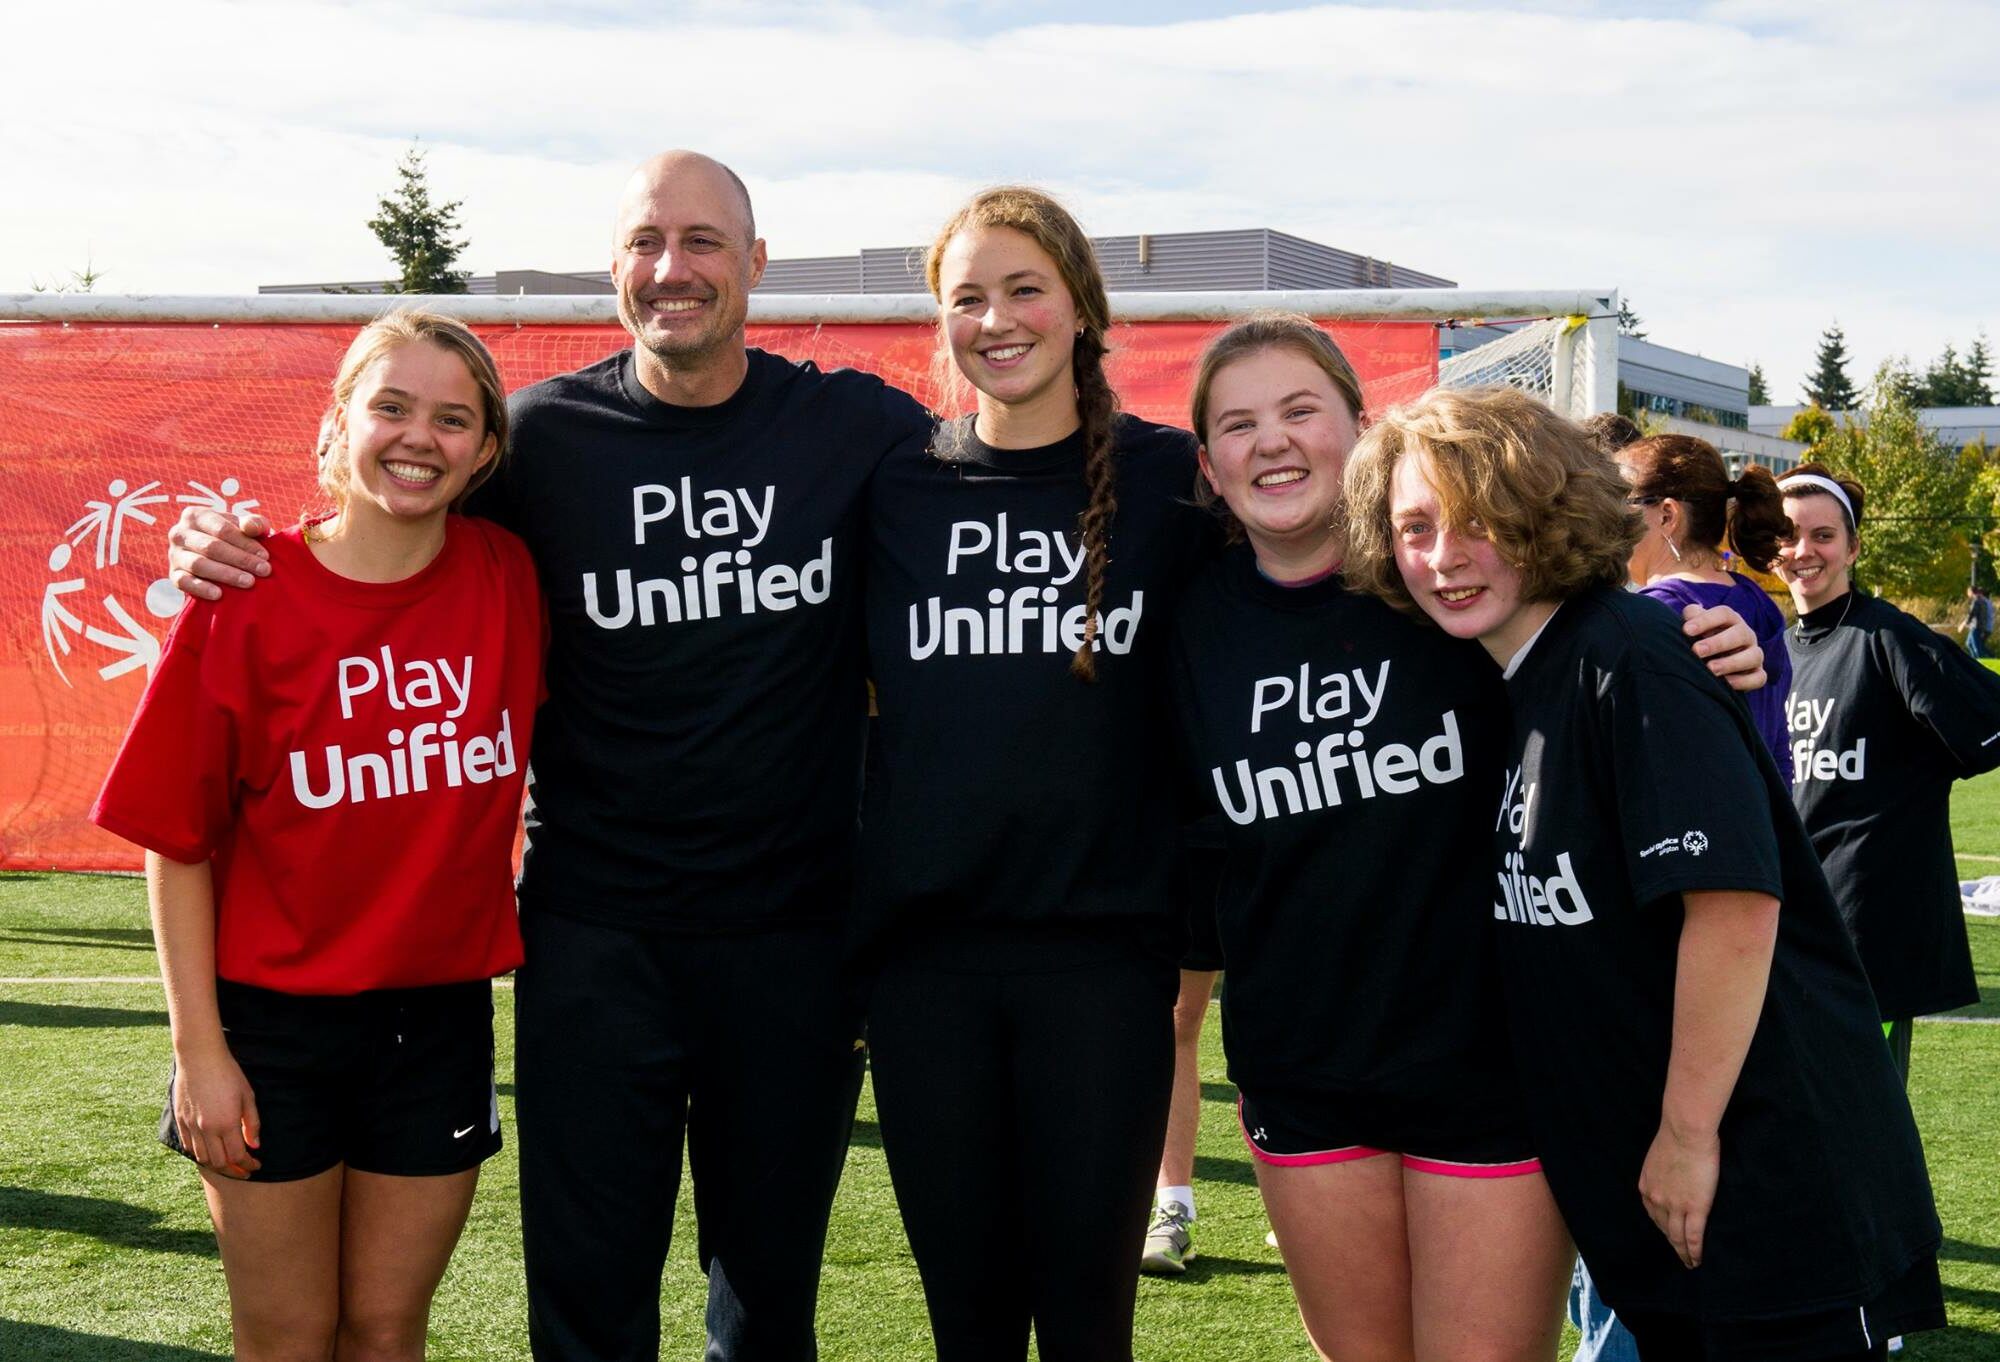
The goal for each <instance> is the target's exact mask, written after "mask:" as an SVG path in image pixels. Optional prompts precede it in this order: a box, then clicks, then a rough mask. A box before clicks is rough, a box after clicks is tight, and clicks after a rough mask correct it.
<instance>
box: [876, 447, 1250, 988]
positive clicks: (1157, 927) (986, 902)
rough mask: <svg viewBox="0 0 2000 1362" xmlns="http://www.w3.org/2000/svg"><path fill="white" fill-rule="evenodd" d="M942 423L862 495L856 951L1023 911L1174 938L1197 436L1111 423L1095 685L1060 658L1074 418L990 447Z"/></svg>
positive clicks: (1065, 649) (1070, 596) (1077, 628)
mask: <svg viewBox="0 0 2000 1362" xmlns="http://www.w3.org/2000/svg"><path fill="white" fill-rule="evenodd" d="M940 435H941V448H942V449H944V450H945V451H946V452H947V453H949V454H950V456H951V457H939V455H938V454H937V453H933V452H925V451H917V450H911V449H904V450H899V451H898V452H897V453H896V454H895V455H892V456H891V457H890V458H889V459H888V460H887V461H885V462H884V464H883V465H882V467H881V469H880V470H879V471H878V472H877V474H876V477H875V481H874V485H873V487H872V488H871V491H870V496H869V559H868V573H867V596H868V608H867V614H868V649H869V663H870V668H871V675H872V676H873V677H874V679H875V688H876V701H877V704H878V706H879V708H880V718H879V720H878V722H877V725H876V732H875V741H876V743H877V751H876V753H875V756H874V760H873V762H872V763H871V772H870V779H869V788H868V794H867V800H866V804H865V810H864V815H863V823H864V832H863V846H864V854H863V869H862V877H861V885H860V890H859V899H858V911H857V919H856V931H857V945H858V946H860V948H861V949H862V950H863V951H864V952H867V951H871V950H874V949H877V948H880V947H882V946H884V945H886V944H888V942H889V941H890V940H891V939H893V938H896V937H898V936H901V935H903V934H906V933H922V932H926V931H936V930H939V929H945V928H965V927H968V926H975V927H977V928H979V929H981V930H985V929H991V928H995V927H1000V928H1003V929H1006V928H1015V927H1020V926H1023V925H1027V924H1036V925H1039V926H1041V927H1045V928H1046V927H1055V928H1059V929H1067V928H1069V927H1073V926H1082V927H1086V928H1105V929H1107V930H1111V931H1136V932H1139V933H1142V934H1144V933H1149V932H1157V933H1161V934H1162V935H1164V934H1166V933H1167V932H1168V931H1169V930H1170V928H1169V925H1168V924H1169V921H1170V917H1171V911H1170V910H1171V903H1172V895H1171V871H1172V865H1173V858H1174V853H1175V846H1176V812H1177V810H1176V804H1175V801H1174V798H1173V789H1172V781H1171V775H1172V770H1173V759H1172V752H1171V746H1170V744H1171V728H1170V725H1169V723H1168V718H1167V707H1166V702H1165V695H1164V685H1163V680H1164V677H1163V659H1164V657H1165V642H1166V640H1165V634H1166V621H1167V620H1168V618H1169V617H1170V615H1171V612H1172V610H1173V608H1174V605H1175V603H1176V600H1177V598H1178V596H1179V595H1180V592H1181V590H1182V588H1183V586H1184V584H1185V582H1186V580H1187V578H1188V576H1189V574H1190V573H1191V571H1192V570H1193V568H1194V566H1195V564H1196V562H1197V560H1198V558H1199V557H1200V556H1202V555H1203V554H1204V553H1206V552H1207V551H1208V546H1209V545H1210V544H1211V543H1212V541H1213V537H1214V525H1213V521H1212V520H1211V518H1210V517H1208V516H1207V515H1206V514H1205V513H1204V512H1202V511H1200V510H1199V509H1197V508H1196V507H1195V506H1194V505H1193V503H1192V495H1193V491H1194V479H1195V457H1194V455H1195V442H1194V438H1193V437H1192V436H1190V435H1189V434H1188V433H1187V432H1185V431H1181V430H1175V429H1173V428H1171V427H1168V426H1157V425H1153V424H1151V423H1149V422H1145V421H1140V420H1137V419H1136V418H1132V417H1129V416H1121V417H1120V418H1119V419H1118V425H1117V428H1116V438H1117V448H1116V451H1115V454H1114V458H1115V460H1116V478H1117V481H1116V487H1117V497H1118V509H1117V515H1116V517H1115V519H1114V520H1113V522H1112V526H1111V535H1110V565H1109V568H1108V570H1107V573H1106V577H1105V586H1104V596H1103V625H1102V628H1101V630H1100V632H1099V634H1098V643H1097V649H1096V653H1095V658H1096V662H1097V680H1096V682H1095V683H1089V682H1084V681H1080V680H1078V679H1077V678H1076V677H1074V676H1073V675H1071V673H1070V658H1071V655H1072V654H1073V652H1074V651H1075V649H1076V647H1077V645H1078V644H1079V643H1080V642H1081V640H1082V636H1083V622H1084V618H1085V607H1084V598H1085V584H1086V576H1087V573H1086V569H1085V566H1084V554H1083V548H1082V545H1081V542H1080V540H1079V538H1078V534H1077V516H1078V513H1079V512H1080V511H1082V510H1083V508H1084V506H1085V504H1086V501H1087V499H1088V494H1087V491H1086V488H1085V484H1084V474H1083V469H1084V457H1083V437H1082V435H1081V433H1080V432H1079V433H1078V434H1076V435H1074V436H1071V437H1070V438H1068V439H1065V440H1062V441H1060V442H1058V443H1056V444H1053V445H1049V446H1046V447H1043V448H1040V449H993V448H990V447H988V446H986V445H984V444H983V443H981V442H980V441H979V440H978V438H977V437H976V436H975V435H973V433H972V431H971V429H970V424H969V418H968V419H967V421H966V422H962V423H960V424H959V425H958V426H956V427H954V428H948V429H946V430H944V431H942V432H940ZM954 437H955V438H954ZM1165 944H1166V943H1165V942H1164V941H1162V945H1165Z"/></svg>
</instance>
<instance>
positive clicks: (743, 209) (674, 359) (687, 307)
mask: <svg viewBox="0 0 2000 1362" xmlns="http://www.w3.org/2000/svg"><path fill="white" fill-rule="evenodd" d="M755 231H756V229H755V227H754V225H753V223H752V220H751V216H750V205H749V201H748V198H747V196H746V195H745V194H744V193H743V191H742V189H741V187H740V186H739V185H738V183H737V182H736V181H735V180H734V179H733V178H732V177H731V176H730V173H729V172H728V171H727V170H726V169H724V168H723V167H722V166H721V165H720V164H718V163H717V162H715V161H711V160H710V159H708V158H707V157H705V156H697V155H694V154H693V153H691V152H675V153H669V154H667V155H665V156H661V157H656V158H655V159H654V160H652V161H649V162H647V163H646V164H645V165H643V166H641V167H640V168H639V170H638V171H636V172H634V174H633V176H632V179H631V180H630V182H628V183H627V185H626V187H625V197H624V199H623V200H622V201H621V202H620V204H619V208H618V224H617V228H616V232H615V235H614V238H613V242H612V256H611V281H612V284H613V285H614V286H615V287H616V289H617V290H618V320H619V321H620V322H622V323H623V324H624V326H625V329H626V330H627V331H629V332H631V333H632V338H633V339H634V340H635V341H637V342H638V343H639V345H640V347H641V348H642V349H643V350H645V351H646V352H647V353H648V354H650V355H651V356H653V357H654V358H656V359H657V360H659V361H660V362H661V363H662V364H664V365H666V366H667V367H668V368H670V369H671V368H700V367H701V366H702V365H703V364H704V363H705V362H707V361H708V360H710V359H711V358H713V357H715V356H718V355H726V354H727V353H728V352H729V351H730V350H732V349H733V350H736V351H740V350H741V349H742V347H743V334H742V333H743V322H744V318H745V317H746V316H747V315H748V311H749V301H748V299H749V294H750V290H751V289H752V288H754V287H755V286H756V283H757V281H758V280H759V279H761V278H762V277H763V275H764V243H763V242H762V241H761V240H759V239H757V237H756V234H755Z"/></svg>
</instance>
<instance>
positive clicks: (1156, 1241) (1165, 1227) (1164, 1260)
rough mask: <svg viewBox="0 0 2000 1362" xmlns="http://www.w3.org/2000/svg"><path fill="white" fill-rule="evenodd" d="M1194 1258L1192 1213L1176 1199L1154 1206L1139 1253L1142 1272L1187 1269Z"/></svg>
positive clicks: (1181, 1270) (1182, 1270)
mask: <svg viewBox="0 0 2000 1362" xmlns="http://www.w3.org/2000/svg"><path fill="white" fill-rule="evenodd" d="M1193 1260H1194V1216H1193V1213H1191V1212H1190V1211H1189V1210H1188V1208H1187V1207H1185V1206H1183V1205H1181V1203H1180V1202H1178V1201H1169V1202H1168V1203H1167V1204H1166V1205H1164V1206H1155V1207H1154V1208H1153V1222H1152V1223H1151V1224H1150V1225H1148V1226H1146V1247H1145V1251H1144V1252H1142V1253H1141V1254H1140V1255H1139V1270H1140V1271H1141V1272H1186V1271H1187V1265H1188V1264H1189V1263H1190V1262H1192V1261H1193Z"/></svg>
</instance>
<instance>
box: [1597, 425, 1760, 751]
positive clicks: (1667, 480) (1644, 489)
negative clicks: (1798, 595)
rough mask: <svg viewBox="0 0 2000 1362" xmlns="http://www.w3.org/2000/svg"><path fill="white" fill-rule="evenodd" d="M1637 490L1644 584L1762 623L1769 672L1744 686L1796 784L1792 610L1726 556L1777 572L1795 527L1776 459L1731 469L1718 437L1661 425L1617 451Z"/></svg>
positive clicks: (1637, 555) (1637, 572)
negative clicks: (1789, 702) (1715, 441)
mask: <svg viewBox="0 0 2000 1362" xmlns="http://www.w3.org/2000/svg"><path fill="white" fill-rule="evenodd" d="M1612 457H1613V458H1615V459H1616V460H1617V461H1618V467H1619V469H1620V471H1622V472H1623V473H1624V474H1625V481H1626V482H1627V483H1629V484H1630V485H1631V488H1632V491H1631V494H1630V496H1628V497H1627V499H1626V500H1627V504H1629V505H1631V506H1632V507H1634V508H1635V509H1637V510H1638V512H1639V515H1640V518H1641V520H1642V521H1643V522H1644V524H1645V527H1646V533H1645V535H1644V536H1643V537H1642V538H1641V539H1640V540H1639V542H1638V543H1637V544H1635V545H1633V547H1632V559H1631V562H1630V563H1628V564H1627V565H1626V570H1627V571H1628V572H1630V573H1631V576H1632V580H1633V581H1634V582H1635V583H1637V584H1638V587H1639V590H1640V592H1641V593H1642V594H1644V595H1647V596H1651V597H1652V598H1653V599H1654V600H1657V601H1662V602H1664V603H1666V604H1667V605H1670V606H1672V607H1673V608H1674V610H1675V611H1676V612H1679V611H1680V610H1681V609H1682V608H1683V607H1684V606H1688V605H1701V606H1710V605H1727V606H1730V607H1732V608H1733V609H1734V610H1735V611H1736V613H1737V614H1739V615H1741V616H1743V619H1744V621H1745V623H1747V624H1749V626H1750V627H1751V628H1752V629H1754V630H1756V632H1757V642H1758V644H1759V646H1761V647H1762V648H1763V650H1764V662H1765V666H1764V670H1765V672H1766V673H1767V674H1768V676H1769V678H1770V679H1769V681H1768V682H1767V683H1766V684H1765V686H1764V687H1763V689H1761V690H1756V691H1752V692H1751V693H1750V694H1748V695H1746V696H1744V697H1743V698H1744V700H1745V702H1746V703H1747V704H1748V705H1749V706H1750V717H1751V719H1752V720H1754V721H1755V723H1756V725H1757V733H1758V736H1760V737H1761V738H1763V740H1764V745H1765V746H1766V747H1768V748H1769V749H1770V751H1771V755H1772V757H1773V758H1775V759H1776V761H1777V763H1778V771H1779V773H1780V774H1781V775H1783V776H1784V778H1785V783H1786V784H1787V785H1789V784H1790V783H1791V779H1792V753H1791V742H1790V740H1789V739H1788V737H1787V735H1786V728H1785V699H1786V697H1787V696H1788V695H1789V694H1790V693H1791V681H1792V664H1791V658H1790V657H1789V655H1788V654H1787V652H1786V650H1785V647H1784V634H1785V617H1784V616H1783V615H1781V614H1779V613H1778V607H1777V606H1775V605H1773V604H1772V603H1771V598H1770V596H1769V595H1768V594H1766V593H1765V591H1764V588H1763V587H1761V586H1758V585H1757V583H1755V582H1753V581H1751V580H1750V579H1749V578H1748V577H1745V576H1744V575H1743V574H1742V573H1740V572H1732V571H1730V570H1728V569H1727V568H1725V567H1724V566H1723V545H1724V543H1725V542H1726V543H1727V544H1728V546H1729V548H1730V549H1731V550H1732V551H1734V553H1735V554H1736V556H1737V557H1738V558H1739V559H1741V560H1742V561H1743V562H1745V563H1747V564H1749V565H1750V566H1751V567H1752V568H1755V569H1756V570H1757V571H1758V572H1769V571H1771V569H1772V567H1773V566H1774V565H1775V564H1776V562H1777V559H1778V546H1779V544H1780V543H1781V542H1782V541H1783V540H1785V539H1787V538H1789V537H1790V535H1791V528H1792V523H1791V521H1789V520H1787V519H1786V518H1785V507H1784V499H1783V497H1781V496H1780V495H1779V493H1778V484H1777V481H1776V479H1774V478H1773V477H1772V476H1771V472H1770V470H1769V469H1766V468H1760V467H1758V466H1757V465H1756V464H1751V465H1749V466H1748V467H1746V468H1745V469H1744V470H1743V475H1742V476H1741V477H1737V478H1732V477H1730V476H1729V470H1728V469H1727V468H1725V467H1724V466H1723V463H1722V456H1721V455H1720V454H1718V453H1716V451H1715V446H1714V445H1711V444H1709V443H1708V442H1707V441H1705V440H1697V439H1695V438H1694V437H1693V436H1691V435H1655V436H1651V437H1649V438H1646V439H1642V440H1637V441H1634V442H1633V443H1631V444H1628V445H1625V446H1624V447H1623V448H1621V449H1619V450H1618V451H1617V452H1616V453H1615V454H1614V455H1613V456H1612Z"/></svg>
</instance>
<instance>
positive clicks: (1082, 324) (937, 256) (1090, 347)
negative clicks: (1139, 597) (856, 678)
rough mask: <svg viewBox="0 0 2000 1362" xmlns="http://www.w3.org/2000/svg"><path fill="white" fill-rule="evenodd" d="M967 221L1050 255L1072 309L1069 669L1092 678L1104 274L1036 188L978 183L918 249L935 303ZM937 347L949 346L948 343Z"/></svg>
mask: <svg viewBox="0 0 2000 1362" xmlns="http://www.w3.org/2000/svg"><path fill="white" fill-rule="evenodd" d="M970 227H1006V228H1009V229H1011V230H1013V231H1016V232H1019V233H1021V234H1022V235H1023V236H1026V237H1027V238H1029V239H1030V240H1031V241H1033V242H1034V243H1035V244H1036V245H1037V246H1039V247H1041V248H1042V250H1044V251H1046V252H1047V253H1048V256H1049V258H1050V259H1051V260H1053V261H1055V264H1056V269H1057V271H1058V272H1059V273H1060V274H1061V275H1062V281H1063V285H1064V286H1065V287H1066V288H1068V290H1069V296H1070V301H1071V303H1072V304H1074V306H1075V308H1076V319H1077V333H1076V344H1075V347H1074V349H1073V350H1072V351H1071V355H1070V372H1071V377H1072V378H1073V380H1074V382H1075V385H1076V414H1077V418H1078V421H1079V422H1080V424H1081V427H1082V432H1083V480H1084V487H1085V489H1086V491H1087V493H1088V500H1087V501H1086V503H1085V505H1084V508H1083V510H1082V512H1081V513H1080V514H1079V515H1078V516H1077V518H1076V534H1077V540H1078V542H1079V543H1080V544H1081V545H1082V546H1083V554H1084V601H1085V604H1084V632H1083V643H1082V645H1081V646H1080V647H1078V648H1077V650H1076V655H1075V656H1074V657H1072V658H1071V659H1070V664H1069V668H1070V673H1071V674H1072V675H1074V676H1075V677H1077V678H1078V679H1079V680H1082V681H1095V680H1096V679H1097V656H1096V649H1097V636H1098V633H1099V630H1100V629H1101V627H1102V626H1101V624H1100V623H1099V621H1100V620H1101V619H1102V618H1103V607H1104V576H1105V572H1106V570H1107V569H1108V568H1109V566H1110V563H1111V523H1112V520H1113V519H1114V518H1115V517H1116V516H1117V514H1118V492H1117V477H1116V471H1117V470H1116V468H1115V465H1114V460H1113V457H1112V451H1113V448H1114V447H1115V445H1116V443H1117V441H1116V436H1115V426H1116V423H1117V416H1118V394H1117V393H1116V392H1115V391H1113V389H1112V387H1111V379H1110V377H1109V375H1107V374H1106V373H1105V370H1104V357H1105V355H1106V354H1107V353H1109V350H1110V346H1109V344H1108V343H1107V332H1109V330H1110V329H1111V302H1110V299H1109V298H1108V297H1107V296H1106V294H1105V289H1104V272H1103V271H1102V270H1101V269H1100V268H1099V267H1098V264H1097V252H1096V249H1095V248H1094V247H1092V245H1091V244H1090V238H1089V237H1088V236H1086V235H1085V234H1084V230H1083V228H1082V227H1081V226H1079V225H1078V224H1077V221H1076V219H1075V218H1073V217H1071V216H1070V215H1069V212H1068V210H1067V209H1065V208H1064V207H1063V206H1062V205H1061V204H1059V203H1057V202H1056V201H1055V200H1054V199H1053V198H1051V197H1050V196H1049V195H1047V194H1044V193H1043V192H1042V191H1041V190H1039V189H1030V188H1028V187H1026V186H1023V185H1000V186H997V187H995V188H992V189H982V190H981V191H980V192H979V193H977V194H974V195H973V196H972V198H971V199H970V200H969V201H968V202H967V203H966V204H965V206H964V207H963V208H960V209H959V210H958V211H957V212H956V213H954V214H952V215H951V218H950V219H949V220H948V221H947V222H946V223H945V224H944V226H943V227H942V228H940V229H939V231H938V234H937V238H936V240H934V241H932V242H931V247H930V250H929V251H928V252H926V253H925V255H924V281H925V282H926V283H927V284H928V285H929V286H930V290H931V295H932V296H933V297H935V298H937V299H939V301H940V302H942V301H943V293H942V291H941V289H940V282H939V271H940V269H941V267H942V263H943V260H944V253H945V250H946V248H947V247H949V246H950V245H951V241H952V238H953V237H955V236H957V235H958V234H959V233H960V232H962V231H964V230H966V229H967V228H970ZM941 348H942V349H944V350H945V351H947V352H948V351H949V346H948V345H944V344H942V335H941Z"/></svg>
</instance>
